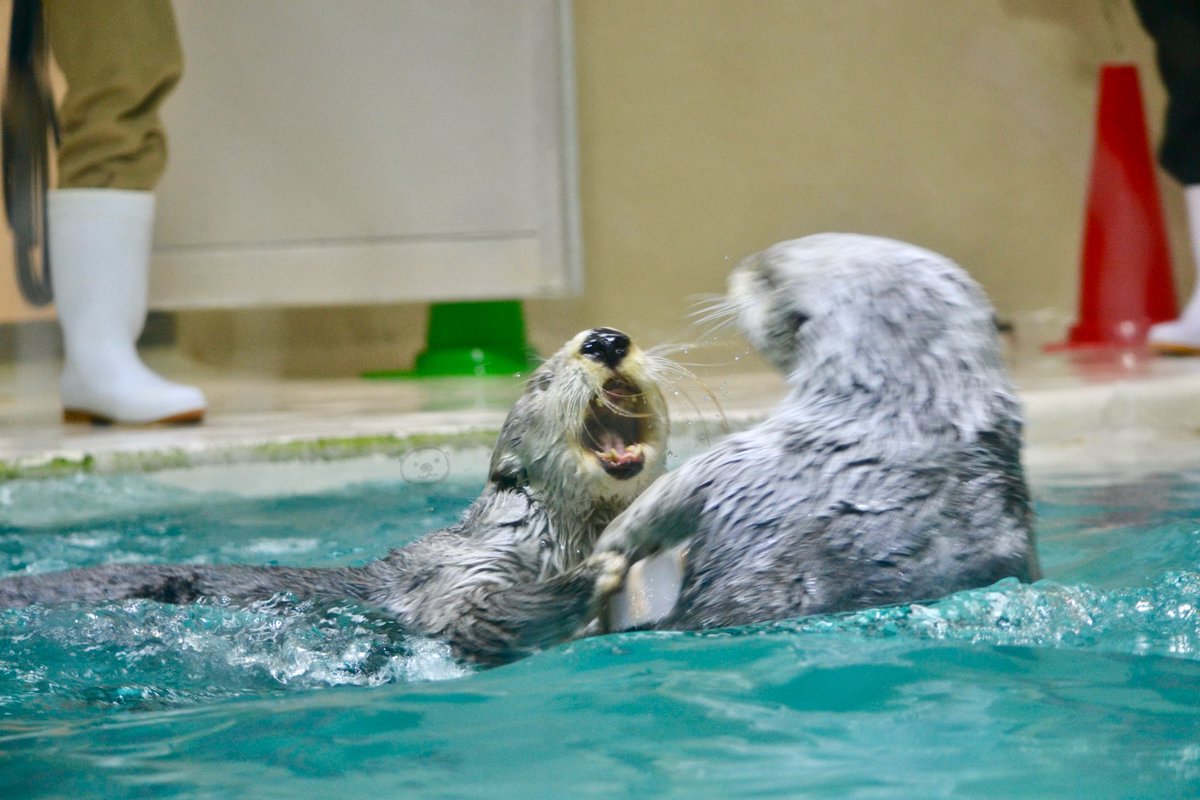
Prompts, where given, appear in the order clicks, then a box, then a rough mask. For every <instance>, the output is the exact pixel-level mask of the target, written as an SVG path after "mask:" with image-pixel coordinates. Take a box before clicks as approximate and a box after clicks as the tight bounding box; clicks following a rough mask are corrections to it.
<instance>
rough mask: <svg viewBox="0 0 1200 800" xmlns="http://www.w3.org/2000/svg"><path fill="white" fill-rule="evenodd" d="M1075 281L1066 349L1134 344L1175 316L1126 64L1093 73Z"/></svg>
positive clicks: (1159, 217)
mask: <svg viewBox="0 0 1200 800" xmlns="http://www.w3.org/2000/svg"><path fill="white" fill-rule="evenodd" d="M1080 281H1081V282H1080V287H1079V321H1078V322H1077V323H1076V324H1075V326H1074V327H1073V328H1071V332H1070V334H1069V336H1068V338H1067V343H1066V346H1067V347H1089V346H1091V347H1095V346H1102V347H1103V346H1130V345H1137V344H1141V343H1142V342H1144V341H1145V339H1146V332H1147V330H1148V329H1149V327H1150V326H1151V325H1152V324H1154V323H1156V322H1162V321H1164V320H1169V319H1174V318H1175V316H1176V306H1175V288H1174V284H1173V282H1172V277H1171V252H1170V249H1169V247H1168V245H1167V231H1166V225H1165V224H1164V222H1163V213H1162V203H1161V201H1160V200H1159V194H1158V182H1157V178H1156V176H1155V171H1154V161H1153V158H1152V156H1151V154H1150V144H1149V137H1148V136H1147V135H1146V122H1145V117H1144V115H1143V112H1142V92H1141V88H1140V87H1139V85H1138V73H1137V67H1135V66H1134V65H1132V64H1109V65H1105V66H1103V67H1101V69H1100V102H1099V108H1098V110H1097V112H1096V143H1095V149H1094V150H1093V152H1092V177H1091V183H1090V185H1089V186H1088V201H1087V220H1086V221H1085V223H1084V233H1083V263H1082V265H1081V275H1080Z"/></svg>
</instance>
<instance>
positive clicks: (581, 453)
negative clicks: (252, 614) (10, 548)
mask: <svg viewBox="0 0 1200 800" xmlns="http://www.w3.org/2000/svg"><path fill="white" fill-rule="evenodd" d="M674 369H675V368H674V367H673V366H672V365H671V364H670V363H669V362H666V361H664V360H663V359H660V358H657V357H654V356H651V355H648V354H646V353H644V352H642V351H641V350H640V349H639V348H638V347H637V346H636V345H634V344H632V343H631V342H630V341H629V339H628V337H626V336H625V335H624V334H621V333H620V332H619V331H614V330H612V329H609V328H598V329H593V330H590V331H584V332H582V333H580V334H579V335H577V336H576V337H575V338H574V339H572V340H571V341H570V342H568V343H567V344H566V345H565V346H564V347H563V348H562V349H561V350H559V351H558V352H557V353H556V354H555V355H554V356H552V357H551V358H550V359H548V360H547V361H546V362H545V363H544V364H542V365H541V366H540V367H538V369H537V370H536V371H535V372H534V373H533V374H532V375H531V376H530V379H529V381H528V382H527V384H526V388H525V391H524V393H523V394H522V396H521V397H520V398H519V399H518V400H517V402H516V404H515V405H514V407H513V408H512V410H511V412H510V413H509V415H508V417H507V419H506V421H505V423H504V425H503V427H502V429H501V433H500V437H499V440H498V442H497V444H496V447H495V449H494V451H493V453H492V459H491V466H490V474H489V480H488V483H487V485H486V487H485V489H484V491H483V494H482V495H481V496H480V497H479V498H478V499H477V500H476V501H475V502H474V503H473V504H472V505H471V507H470V508H469V509H468V510H467V512H466V513H465V514H464V516H463V517H462V519H461V520H460V521H459V522H458V523H457V524H455V525H453V526H451V527H449V528H446V529H444V530H440V531H437V532H434V533H431V534H429V535H427V536H425V537H423V538H421V539H419V540H417V541H416V542H413V543H412V544H410V545H408V546H406V547H404V548H401V549H398V550H393V551H392V552H391V553H389V554H388V555H387V556H385V557H384V558H381V559H379V560H378V561H374V562H371V563H369V564H366V565H364V566H362V567H332V568H312V569H296V568H287V567H258V566H239V565H212V566H208V565H108V566H101V567H94V568H87V569H76V570H70V571H66V572H58V573H46V574H38V575H24V576H18V577H12V578H8V579H6V580H2V581H0V607H3V606H25V605H29V604H33V603H63V602H91V603H95V602H103V601H111V600H119V599H125V598H146V599H150V600H156V601H159V602H165V603H189V602H193V601H196V600H202V599H205V598H213V599H216V598H221V599H228V600H230V601H234V602H241V603H245V602H252V601H255V600H261V599H266V598H270V597H273V596H275V595H279V594H284V593H287V594H290V595H292V596H293V597H295V598H296V599H299V600H305V599H311V600H317V601H332V602H345V601H348V600H349V601H357V602H360V603H363V604H366V605H368V606H373V607H375V608H377V609H380V610H382V611H383V612H385V613H387V614H390V615H393V616H395V617H396V618H397V619H398V620H399V621H400V622H401V624H402V625H403V626H404V627H405V628H406V629H407V630H410V631H412V632H414V633H420V634H425V635H429V636H434V637H439V638H443V639H445V640H446V641H448V642H449V643H450V645H451V646H452V648H453V649H454V651H455V653H456V654H457V655H459V656H460V657H462V658H466V659H470V660H474V661H478V662H480V663H488V664H494V663H501V662H504V661H507V660H510V659H512V658H515V657H517V656H519V655H521V654H523V653H527V652H530V651H532V650H536V649H540V648H542V647H544V646H547V645H549V644H552V643H555V642H558V641H561V640H562V639H564V638H567V637H568V636H569V635H570V634H571V633H572V632H573V630H574V622H575V621H576V620H578V619H579V618H581V617H584V616H586V615H587V614H588V613H589V611H590V606H589V602H590V601H591V599H592V593H593V587H594V585H595V582H596V579H597V574H596V569H597V567H596V565H595V564H594V563H592V562H587V561H586V558H587V556H588V555H590V553H591V551H592V546H593V544H594V543H595V541H596V539H597V537H598V536H599V535H600V533H601V531H603V530H604V528H605V526H606V525H607V524H608V523H609V522H610V521H611V520H612V519H613V518H614V517H615V516H616V515H617V514H618V513H620V512H621V511H622V510H624V509H625V508H626V507H627V506H628V505H629V503H630V502H632V501H633V499H634V498H635V497H637V495H638V494H639V493H641V492H642V491H643V490H644V489H645V488H646V487H648V486H649V485H650V483H651V482H652V481H653V480H654V479H655V478H657V477H658V476H659V475H661V474H662V472H663V469H664V461H665V452H666V438H667V434H668V423H667V411H666V405H665V402H664V400H663V397H662V394H661V392H660V386H661V385H662V383H663V381H664V380H665V377H666V373H667V372H669V371H672V370H674Z"/></svg>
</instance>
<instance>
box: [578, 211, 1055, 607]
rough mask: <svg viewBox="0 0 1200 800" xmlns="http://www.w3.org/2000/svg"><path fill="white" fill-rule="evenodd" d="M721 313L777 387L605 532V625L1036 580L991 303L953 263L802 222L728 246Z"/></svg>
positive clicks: (1016, 416) (932, 594)
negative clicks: (801, 234)
mask: <svg viewBox="0 0 1200 800" xmlns="http://www.w3.org/2000/svg"><path fill="white" fill-rule="evenodd" d="M721 311H722V312H727V313H728V314H731V315H733V316H735V317H736V320H737V322H738V324H739V327H740V328H741V329H742V331H743V332H744V333H745V335H746V336H747V338H748V339H749V340H750V342H751V343H752V344H753V346H754V347H755V348H756V349H757V350H758V351H759V352H760V353H761V354H762V355H763V356H765V357H766V358H767V359H768V360H769V361H771V362H772V363H773V364H774V365H775V366H776V367H777V368H779V369H780V370H781V371H782V372H783V373H784V375H785V376H786V377H787V381H788V384H789V385H790V391H789V393H788V395H787V396H786V397H785V398H784V400H783V401H782V402H781V403H780V404H779V405H778V407H777V408H775V409H774V411H773V412H772V413H771V414H770V416H769V418H768V419H767V420H766V421H764V422H763V423H761V424H760V425H757V426H756V427H753V428H751V429H749V430H747V431H745V432H742V433H738V434H735V435H733V436H730V437H728V438H727V439H725V440H723V441H722V442H720V443H719V444H718V445H717V446H715V447H714V448H713V449H711V450H709V451H708V452H705V453H703V454H701V455H698V456H696V457H694V458H692V459H691V460H689V461H687V462H686V463H684V464H683V465H681V466H680V467H679V468H678V469H676V470H673V471H672V472H671V473H669V474H668V475H666V476H665V477H664V478H662V479H661V480H659V481H658V482H657V483H655V484H654V485H653V486H652V487H651V488H650V489H649V490H648V491H647V492H646V493H645V494H643V495H642V496H641V497H640V498H638V500H637V501H635V502H634V503H633V505H632V506H630V507H629V508H628V509H627V510H626V511H625V512H623V513H622V514H621V515H620V516H619V517H617V518H616V519H615V520H614V521H613V523H612V525H610V526H609V528H608V530H607V531H605V533H604V535H603V536H602V537H601V539H600V541H599V542H598V543H597V546H596V555H595V556H594V559H595V560H596V561H597V564H598V565H599V564H600V562H601V561H605V562H606V564H607V566H606V567H605V571H604V572H603V575H602V579H601V583H600V590H601V592H610V593H611V592H612V590H613V589H614V588H615V587H617V586H620V585H621V583H622V581H624V580H626V577H627V576H626V574H625V565H626V564H630V563H634V562H637V563H636V564H635V568H634V570H632V572H630V574H629V575H630V577H632V578H634V579H635V580H633V581H632V582H631V585H628V586H625V587H624V589H623V590H622V591H621V592H620V593H618V594H617V595H616V596H615V597H614V598H613V604H612V605H611V606H610V607H609V608H608V609H607V612H606V613H605V615H604V616H605V618H606V620H607V624H608V626H609V627H610V628H618V629H621V628H628V627H658V628H676V629H698V628H712V627H722V626H734V625H743V624H748V623H753V622H760V621H767V620H776V619H783V618H790V617H797V616H802V615H807V614H818V613H827V612H838V611H847V610H851V609H859V608H864V607H870V606H881V605H888V604H896V603H907V602H915V601H923V600H931V599H934V598H938V597H942V596H944V595H946V594H949V593H951V592H954V591H957V590H960V589H969V588H972V587H980V586H985V585H988V584H991V583H993V582H995V581H997V580H1000V579H1001V578H1006V577H1017V578H1019V579H1021V580H1023V581H1033V580H1035V579H1037V578H1038V577H1039V576H1040V568H1039V565H1038V558H1037V554H1036V552H1035V548H1034V537H1033V532H1032V526H1033V513H1032V510H1031V506H1030V498H1029V491H1028V488H1027V486H1026V482H1025V478H1024V473H1023V470H1022V466H1021V427H1022V423H1021V411H1020V408H1019V404H1018V401H1017V399H1016V397H1015V394H1014V391H1013V389H1012V387H1011V385H1010V383H1009V379H1008V377H1007V374H1006V371H1005V368H1004V366H1003V363H1002V361H1001V355H1000V350H999V346H998V342H997V335H996V326H995V321H994V313H993V310H992V308H991V306H990V304H989V303H988V301H987V299H986V298H985V296H984V293H983V291H982V290H981V289H980V287H979V286H978V285H977V284H976V283H975V282H974V281H972V280H971V279H970V278H969V277H968V276H967V275H966V273H965V272H963V271H962V270H961V269H960V268H959V267H958V266H957V265H955V264H954V263H953V262H951V261H950V260H949V259H946V258H944V257H942V256H940V255H937V254H935V253H932V252H929V251H927V250H923V249H920V248H918V247H915V246H912V245H909V244H904V243H902V242H896V241H891V240H887V239H881V238H875V237H869V236H859V235H851V234H820V235H814V236H809V237H806V238H802V239H797V240H793V241H786V242H782V243H779V244H776V245H775V246H773V247H771V248H769V249H767V250H765V251H763V252H762V253H759V254H757V255H754V256H751V257H750V258H747V259H746V260H744V261H743V262H742V263H741V264H740V265H738V266H737V267H736V268H735V270H734V272H733V273H732V274H731V276H730V279H729V292H728V297H727V299H726V301H725V302H724V307H723V308H722V309H721ZM643 559H644V560H643ZM647 576H653V579H652V580H650V581H649V584H650V585H647V584H646V581H647ZM637 582H640V583H641V584H642V585H638V586H635V585H632V583H637ZM664 592H666V593H667V594H668V597H666V598H665V599H664V598H663V596H662V595H663V593H664ZM656 593H657V595H658V597H655V596H654V595H655V594H656ZM631 595H637V596H638V598H640V599H637V600H636V601H633V600H631V599H630V598H631ZM647 595H648V596H649V597H650V599H649V600H647ZM656 609H657V610H656Z"/></svg>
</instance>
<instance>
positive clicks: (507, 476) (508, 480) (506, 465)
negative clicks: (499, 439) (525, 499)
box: [488, 453, 528, 489]
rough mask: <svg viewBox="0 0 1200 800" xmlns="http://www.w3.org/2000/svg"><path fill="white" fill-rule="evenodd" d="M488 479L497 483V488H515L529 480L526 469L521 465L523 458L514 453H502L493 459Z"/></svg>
mask: <svg viewBox="0 0 1200 800" xmlns="http://www.w3.org/2000/svg"><path fill="white" fill-rule="evenodd" d="M488 480H489V481H490V482H491V483H493V484H495V485H496V488H497V489H514V488H516V487H517V486H523V485H524V484H525V483H527V482H528V481H527V480H526V478H525V470H524V469H523V468H522V467H521V460H520V459H519V458H517V457H516V456H515V455H513V454H512V453H500V454H498V455H497V456H496V458H494V459H492V471H491V474H490V475H489V476H488Z"/></svg>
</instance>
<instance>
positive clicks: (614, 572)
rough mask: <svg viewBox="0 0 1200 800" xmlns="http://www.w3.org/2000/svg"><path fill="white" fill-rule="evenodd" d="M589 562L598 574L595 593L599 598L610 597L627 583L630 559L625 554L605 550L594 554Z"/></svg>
mask: <svg viewBox="0 0 1200 800" xmlns="http://www.w3.org/2000/svg"><path fill="white" fill-rule="evenodd" d="M589 563H590V566H591V567H592V569H593V570H594V571H595V574H596V583H595V588H594V589H593V594H594V596H595V597H596V598H597V599H600V598H605V597H609V596H611V595H613V594H614V593H616V592H618V591H620V590H621V586H622V584H624V583H625V573H626V572H628V570H629V561H628V560H626V558H625V556H623V555H621V554H620V553H616V552H613V551H612V550H605V551H603V552H600V553H595V554H593V555H592V557H591V558H590V559H589Z"/></svg>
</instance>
